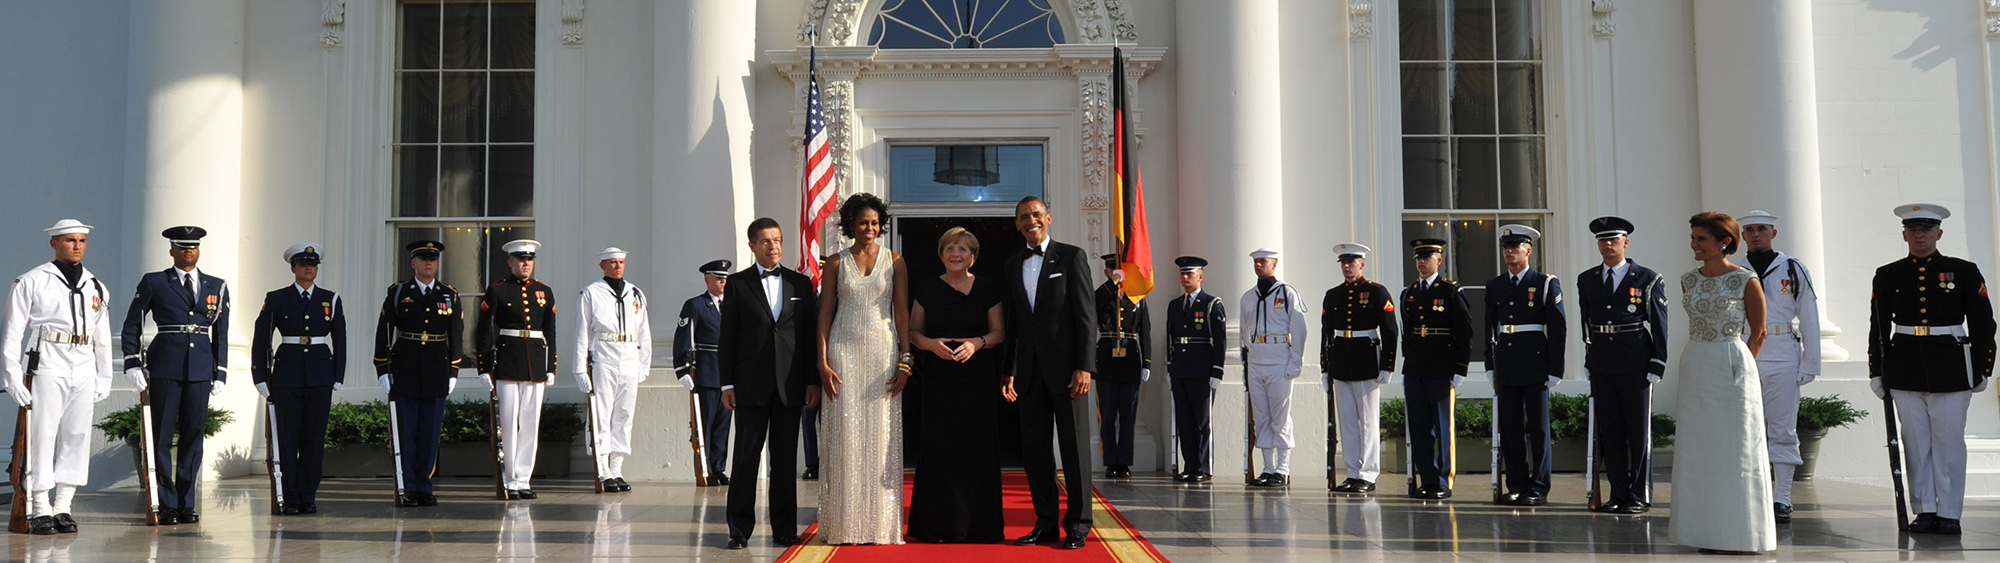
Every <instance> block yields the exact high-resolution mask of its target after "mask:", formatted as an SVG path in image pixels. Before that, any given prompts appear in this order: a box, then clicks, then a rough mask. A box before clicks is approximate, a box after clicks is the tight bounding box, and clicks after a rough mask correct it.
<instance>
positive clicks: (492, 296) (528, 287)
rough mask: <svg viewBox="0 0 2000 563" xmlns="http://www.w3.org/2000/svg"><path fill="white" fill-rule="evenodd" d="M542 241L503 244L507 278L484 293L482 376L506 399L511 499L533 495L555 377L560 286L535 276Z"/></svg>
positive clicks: (478, 346) (477, 340)
mask: <svg viewBox="0 0 2000 563" xmlns="http://www.w3.org/2000/svg"><path fill="white" fill-rule="evenodd" d="M541 248H542V243H539V242H535V241H532V240H517V241H512V242H509V243H507V244H504V245H501V246H500V250H501V251H502V252H506V253H507V271H508V276H507V279H504V280H500V281H497V282H494V283H493V285H492V286H489V287H487V288H486V295H485V296H482V297H480V298H479V325H478V326H479V328H478V329H477V330H474V331H473V350H474V351H475V352H477V359H478V361H479V377H480V379H481V380H484V381H485V382H486V387H487V389H488V390H490V391H493V392H494V396H495V397H496V398H497V399H498V400H499V402H500V405H499V406H500V408H499V411H500V428H501V431H500V451H501V453H502V455H503V457H502V460H503V461H504V462H505V463H504V468H505V470H506V472H507V474H506V475H504V476H502V477H501V485H502V487H503V488H505V489H507V500H517V499H523V500H533V499H534V498H535V497H536V496H537V495H536V494H535V490H534V489H531V488H528V480H529V479H530V478H532V477H534V475H535V446H536V445H537V444H539V443H541V426H542V425H541V421H542V391H543V389H545V388H546V387H547V385H548V384H550V383H554V382H555V373H556V349H555V347H554V346H550V345H549V343H550V342H554V341H555V338H556V298H555V295H556V292H555V290H553V289H549V286H548V285H546V284H543V283H542V282H541V280H537V279H535V251H537V250H541Z"/></svg>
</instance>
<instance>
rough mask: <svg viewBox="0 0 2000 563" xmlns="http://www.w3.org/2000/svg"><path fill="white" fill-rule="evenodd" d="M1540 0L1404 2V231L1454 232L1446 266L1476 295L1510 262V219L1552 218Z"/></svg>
mask: <svg viewBox="0 0 2000 563" xmlns="http://www.w3.org/2000/svg"><path fill="white" fill-rule="evenodd" d="M1539 3H1540V1H1539V0H1403V1H1402V2H1401V3H1400V10H1401V11H1400V17H1401V21H1402V28H1401V39H1402V44H1401V52H1402V55H1401V59H1402V86H1403V209H1404V212H1403V237H1404V239H1405V240H1408V239H1417V238H1439V239H1444V240H1446V241H1449V242H1450V244H1449V245H1448V246H1447V250H1448V252H1449V254H1448V255H1447V257H1446V260H1445V264H1444V270H1445V275H1446V276H1447V277H1451V278H1455V279H1457V280H1459V281H1460V282H1463V283H1464V284H1466V286H1467V287H1468V290H1467V296H1466V297H1467V298H1468V299H1469V300H1471V301H1472V302H1473V303H1479V302H1481V301H1482V300H1483V299H1484V295H1485V292H1484V289H1483V287H1482V286H1484V285H1485V283H1486V280H1488V279H1491V278H1493V277H1494V276H1497V275H1499V273H1500V271H1501V270H1502V267H1501V265H1500V256H1499V252H1498V251H1497V246H1498V241H1497V238H1498V237H1497V236H1496V233H1495V231H1496V230H1497V229H1498V228H1499V226H1500V225H1503V224H1507V223H1520V224H1524V225H1528V226H1530V227H1534V228H1536V229H1541V228H1542V227H1543V225H1544V224H1546V223H1547V220H1548V218H1549V210H1548V182H1547V174H1546V173H1545V172H1544V168H1545V166H1544V165H1545V157H1544V154H1545V151H1546V147H1547V144H1546V139H1545V138H1544V133H1543V127H1542V62H1543V61H1542V45H1541V33H1540V27H1541V25H1540V23H1541V10H1540V9H1539V7H1538V4H1539ZM1538 250H1539V248H1538ZM1541 256H1542V254H1541V253H1539V252H1537V253H1536V254H1535V255H1534V256H1533V258H1531V262H1532V263H1533V265H1534V267H1535V268H1537V269H1540V268H1541ZM1405 268H1406V270H1405V275H1406V279H1415V276H1416V271H1415V268H1414V267H1413V266H1407V265H1406V266H1405ZM1473 310H1474V314H1475V316H1478V315H1479V314H1480V312H1481V311H1482V310H1483V309H1482V308H1481V307H1477V306H1475V307H1473ZM1481 336H1483V335H1481Z"/></svg>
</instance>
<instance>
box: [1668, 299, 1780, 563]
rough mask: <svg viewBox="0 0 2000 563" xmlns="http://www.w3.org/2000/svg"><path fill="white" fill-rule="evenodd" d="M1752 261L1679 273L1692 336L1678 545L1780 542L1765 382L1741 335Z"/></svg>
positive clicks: (1683, 411)
mask: <svg viewBox="0 0 2000 563" xmlns="http://www.w3.org/2000/svg"><path fill="white" fill-rule="evenodd" d="M1756 279H1757V277H1756V276H1755V275H1754V274H1752V273H1751V272H1750V270H1748V269H1744V268H1738V269H1736V270H1735V271H1731V272H1729V273H1727V274H1723V275H1720V276H1714V277H1709V276H1704V275H1702V273H1701V270H1700V269H1699V268H1697V269H1695V270H1693V271H1689V272H1688V273H1686V274H1682V275H1681V291H1682V292H1683V294H1684V298H1683V299H1682V303H1683V304H1684V306H1685V307H1686V309H1687V313H1688V342H1687V347H1686V348H1685V349H1684V351H1682V352H1681V355H1680V358H1681V368H1680V373H1679V377H1680V380H1679V381H1678V382H1676V383H1677V384H1678V386H1679V391H1680V400H1679V412H1678V413H1676V416H1675V417H1674V420H1675V422H1676V425H1677V427H1678V428H1677V431H1676V433H1675V440H1674V467H1673V474H1674V476H1673V484H1674V487H1673V493H1672V494H1673V498H1672V499H1671V501H1672V505H1671V506H1672V509H1673V515H1672V518H1671V520H1670V521H1669V522H1670V523H1669V536H1670V537H1672V538H1673V541H1674V543H1678V544H1681V545H1686V546H1692V547H1699V548H1706V549H1721V550H1732V551H1772V550H1775V549H1777V547H1778V543H1777V538H1778V532H1777V520H1776V517H1775V516H1774V515H1773V514H1772V508H1771V502H1772V501H1771V469H1770V465H1771V461H1770V452H1769V450H1768V449H1767V448H1766V445H1765V441H1764V440H1765V437H1764V403H1763V397H1764V393H1763V385H1762V383H1761V381H1760V380H1759V379H1758V377H1757V361H1756V359H1754V358H1753V357H1751V355H1750V348H1749V347H1748V346H1746V345H1745V344H1744V342H1743V339H1742V336H1743V333H1744V331H1746V330H1748V329H1749V321H1748V320H1747V319H1746V316H1747V315H1746V313H1745V311H1744V308H1743V307H1744V305H1743V291H1744V286H1746V285H1748V284H1751V283H1757V282H1756Z"/></svg>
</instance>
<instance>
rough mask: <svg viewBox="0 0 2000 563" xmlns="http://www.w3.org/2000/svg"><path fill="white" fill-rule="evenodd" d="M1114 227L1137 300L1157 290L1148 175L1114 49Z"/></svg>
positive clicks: (1121, 59) (1121, 58) (1121, 57)
mask: <svg viewBox="0 0 2000 563" xmlns="http://www.w3.org/2000/svg"><path fill="white" fill-rule="evenodd" d="M1111 69H1112V70H1111V127H1112V134H1111V187H1112V190H1111V193H1112V196H1111V207H1112V209H1113V213H1112V216H1111V230H1112V233H1113V234H1114V236H1116V237H1117V239H1118V240H1117V243H1116V245H1117V251H1116V252H1117V254H1118V263H1119V269H1120V270H1122V271H1124V272H1125V282H1124V283H1123V284H1121V287H1122V288H1123V289H1124V290H1125V297H1126V298H1127V299H1131V300H1132V302H1134V303H1137V302H1138V301H1139V299H1141V298H1144V297H1145V296H1146V294H1147V293H1150V292H1152V291H1153V242H1152V237H1151V236H1149V235H1148V234H1147V233H1146V190H1145V178H1144V176H1143V175H1142V174H1141V173H1140V172H1139V164H1138V163H1137V162H1134V159H1133V158H1131V156H1132V153H1131V151H1130V150H1129V149H1130V147H1131V146H1132V129H1131V128H1130V127H1127V126H1126V121H1125V106H1126V99H1127V96H1126V95H1125V53H1124V51H1123V50H1121V49H1119V48H1118V47H1115V46H1114V47H1112V48H1111Z"/></svg>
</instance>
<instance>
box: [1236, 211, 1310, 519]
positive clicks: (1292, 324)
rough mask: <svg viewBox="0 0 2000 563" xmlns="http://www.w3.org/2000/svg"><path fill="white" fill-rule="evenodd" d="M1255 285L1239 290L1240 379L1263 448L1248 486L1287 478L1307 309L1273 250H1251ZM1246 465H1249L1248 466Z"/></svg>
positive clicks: (1259, 446) (1280, 483) (1287, 480)
mask: <svg viewBox="0 0 2000 563" xmlns="http://www.w3.org/2000/svg"><path fill="white" fill-rule="evenodd" d="M1250 267H1251V269H1252V270H1254V271H1255V272H1256V274H1257V286H1256V287H1253V288H1251V289H1250V291H1246V292H1243V299H1242V301H1243V302H1242V305H1243V307H1242V310H1243V320H1242V321H1240V322H1241V323H1242V327H1241V333H1240V334H1241V336H1240V338H1241V340H1242V345H1243V372H1244V373H1243V380H1244V384H1245V386H1246V390H1247V391H1248V392H1249V394H1250V410H1251V417H1252V418H1251V420H1250V421H1248V422H1249V423H1250V425H1251V428H1252V429H1253V431H1254V432H1255V433H1256V436H1257V440H1256V443H1254V444H1252V446H1254V447H1256V448H1257V449H1259V450H1263V452H1264V472H1263V473H1260V474H1258V475H1257V479H1256V480H1255V481H1252V482H1251V483H1250V484H1251V486H1257V487H1285V486H1290V485H1291V483H1292V477H1291V475H1292V471H1291V465H1292V447H1293V446H1294V445H1295V443H1294V442H1293V440H1292V380H1294V379H1298V377H1299V370H1300V369H1302V368H1303V367H1304V365H1305V354H1306V310H1305V302H1304V301H1303V300H1300V299H1299V292H1298V290H1296V289H1292V286H1290V285H1288V284H1286V283H1285V282H1282V281H1278V251H1276V250H1271V249H1269V248H1259V249H1257V250H1256V251H1254V252H1251V253H1250ZM1245 469H1248V468H1247V467H1246V468H1245Z"/></svg>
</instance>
